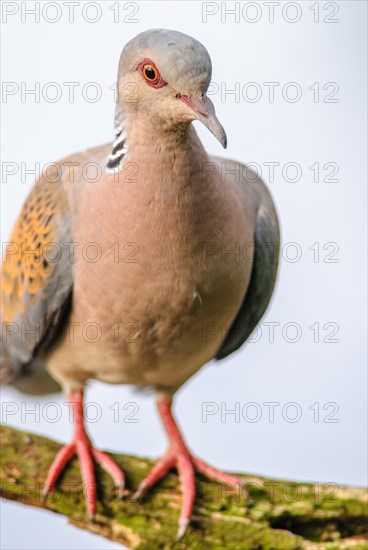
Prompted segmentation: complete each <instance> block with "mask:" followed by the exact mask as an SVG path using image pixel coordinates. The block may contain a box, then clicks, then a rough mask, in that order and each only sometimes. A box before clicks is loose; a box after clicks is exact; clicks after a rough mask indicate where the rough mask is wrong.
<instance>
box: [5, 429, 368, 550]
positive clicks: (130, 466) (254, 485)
mask: <svg viewBox="0 0 368 550" xmlns="http://www.w3.org/2000/svg"><path fill="white" fill-rule="evenodd" d="M0 436H1V451H2V453H1V463H0V493H1V495H2V497H3V499H4V498H5V499H10V500H15V501H17V502H22V503H24V504H29V505H31V506H38V507H47V509H49V510H52V511H54V512H57V513H60V514H64V515H66V516H67V517H68V518H69V521H70V522H71V523H72V524H74V525H77V526H78V527H80V528H82V529H86V530H88V531H92V532H93V533H97V534H99V535H102V536H104V537H106V538H107V539H110V540H113V541H117V542H120V543H122V544H124V545H126V546H128V547H129V548H137V549H139V550H143V549H146V550H156V549H169V548H170V549H175V550H176V549H177V550H179V549H187V548H190V549H191V550H201V549H203V548H206V549H207V548H208V549H216V550H220V549H221V550H230V549H231V550H250V549H257V550H261V549H265V550H294V549H295V550H296V549H303V550H305V549H307V550H312V549H313V550H314V549H316V550H317V549H329V550H332V549H344V548H354V549H355V550H360V549H363V548H364V549H367V548H368V543H367V532H366V525H367V493H366V491H365V490H364V489H359V488H353V487H341V486H340V487H338V486H336V485H334V484H325V485H324V484H310V483H295V482H287V481H281V480H272V479H266V478H261V477H254V476H248V475H242V477H243V479H244V480H246V482H247V487H248V493H249V494H248V497H247V498H244V494H243V491H242V489H241V488H240V487H239V490H238V491H234V490H229V489H226V488H224V487H221V486H219V485H217V484H215V483H211V482H208V481H207V480H205V479H204V478H201V477H200V476H199V477H197V498H196V506H195V510H194V514H193V520H192V523H191V526H190V528H189V529H188V532H187V534H186V535H185V536H184V538H183V539H182V540H181V541H179V542H175V536H176V532H177V522H178V516H179V509H180V501H181V496H180V487H179V484H178V479H177V476H176V473H174V472H173V473H172V474H170V475H169V476H168V477H167V478H166V479H165V480H164V481H162V483H160V484H159V485H158V486H157V487H156V488H155V489H154V490H152V491H151V492H150V493H149V494H147V495H146V496H145V497H144V498H143V500H142V501H141V502H133V501H132V500H130V498H129V497H130V495H131V494H132V491H133V490H134V489H136V488H137V487H138V485H139V481H140V480H142V478H143V477H144V476H145V475H146V474H147V473H148V471H149V469H150V468H151V467H152V464H153V461H152V460H148V459H145V458H138V457H135V456H127V455H114V458H115V459H116V461H117V463H118V464H120V466H121V467H122V468H123V470H124V471H125V474H126V478H127V489H126V491H125V495H124V499H123V500H118V499H117V494H116V490H115V488H114V486H113V483H112V481H111V479H110V478H109V477H108V476H107V475H106V474H105V473H104V472H103V471H102V470H101V469H100V468H99V467H96V472H97V476H98V487H99V495H98V497H99V507H98V514H97V518H96V521H95V522H90V521H88V519H87V517H86V513H85V503H84V494H83V485H82V481H81V476H80V472H79V467H78V463H77V460H73V462H72V463H71V465H70V467H69V468H67V470H66V473H65V475H64V476H63V478H62V479H61V480H60V483H59V484H58V488H57V490H55V492H54V493H53V495H51V496H50V497H49V499H48V501H47V504H46V505H45V504H44V503H43V502H42V498H41V491H42V486H43V482H44V478H45V474H46V472H47V469H48V467H49V465H50V464H51V462H52V460H53V458H54V456H55V453H56V452H57V451H58V449H59V448H60V444H59V443H56V442H54V441H51V440H49V439H46V438H44V437H39V436H36V435H33V434H28V433H25V432H21V431H18V430H15V429H12V428H9V427H7V426H1V427H0Z"/></svg>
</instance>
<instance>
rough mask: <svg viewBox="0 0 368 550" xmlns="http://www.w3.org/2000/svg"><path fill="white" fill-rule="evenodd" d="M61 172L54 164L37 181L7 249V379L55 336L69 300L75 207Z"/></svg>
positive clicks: (2, 375)
mask: <svg viewBox="0 0 368 550" xmlns="http://www.w3.org/2000/svg"><path fill="white" fill-rule="evenodd" d="M58 170H59V168H58V166H57V165H54V166H53V167H49V168H48V170H47V173H45V174H43V175H42V176H41V177H40V178H39V180H38V181H37V182H36V183H35V185H34V186H33V188H32V190H31V192H30V194H29V196H28V198H27V199H26V201H25V203H24V206H23V209H22V211H21V213H20V215H19V217H18V219H17V221H16V224H15V226H14V229H13V232H12V235H11V237H10V240H9V242H8V243H6V245H5V248H4V254H3V263H2V270H1V315H0V318H1V324H2V353H1V360H0V366H1V370H0V380H1V381H3V382H10V381H12V379H14V378H15V377H16V375H17V374H18V373H20V372H21V371H22V370H24V367H25V366H27V365H29V364H30V363H31V362H32V361H33V359H34V358H35V357H36V356H37V354H38V352H39V350H42V349H43V346H44V345H45V343H46V342H50V340H52V339H53V337H54V336H55V335H56V333H57V330H58V328H59V323H60V321H61V319H62V317H63V314H64V313H65V311H66V308H67V306H68V303H69V301H70V296H71V289H72V284H73V276H72V261H71V259H72V258H71V255H70V243H71V241H72V230H71V211H70V206H69V200H68V193H67V190H66V187H65V181H64V180H65V178H64V177H63V175H61V176H60V174H59V172H58ZM68 243H69V244H68Z"/></svg>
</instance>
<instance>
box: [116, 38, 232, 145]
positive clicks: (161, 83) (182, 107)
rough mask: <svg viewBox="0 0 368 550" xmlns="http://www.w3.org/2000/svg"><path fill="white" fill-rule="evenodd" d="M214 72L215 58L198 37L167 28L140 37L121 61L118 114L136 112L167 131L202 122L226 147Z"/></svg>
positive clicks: (129, 43)
mask: <svg viewBox="0 0 368 550" xmlns="http://www.w3.org/2000/svg"><path fill="white" fill-rule="evenodd" d="M211 72H212V66H211V59H210V56H209V54H208V52H207V50H206V48H205V47H204V46H203V45H202V44H201V43H200V42H198V41H197V40H195V39H194V38H191V37H190V36H187V35H186V34H183V33H181V32H177V31H171V30H166V29H152V30H148V31H145V32H143V33H141V34H138V35H137V36H136V37H135V38H133V39H132V40H130V41H129V42H128V43H127V44H126V46H125V47H124V49H123V51H122V54H121V57H120V63H119V73H118V99H117V102H118V105H117V113H119V109H120V112H124V113H125V114H126V115H129V113H134V115H135V116H137V115H140V116H143V117H144V118H145V119H146V121H147V123H148V121H149V122H153V124H154V125H157V126H158V125H160V126H161V127H166V128H169V127H175V126H178V127H179V126H180V125H181V126H183V125H184V126H185V125H187V124H189V122H191V121H192V120H199V121H200V122H202V123H203V124H204V126H206V128H208V129H209V130H210V131H211V132H212V134H213V135H214V136H215V137H216V138H217V139H218V140H219V141H220V143H221V144H222V146H223V147H226V134H225V131H224V129H223V127H222V126H221V124H220V122H219V121H218V119H217V118H216V114H215V109H214V107H213V104H212V102H211V100H210V99H209V98H208V97H207V96H206V92H207V89H208V86H209V83H210V80H211Z"/></svg>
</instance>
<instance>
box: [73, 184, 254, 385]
mask: <svg viewBox="0 0 368 550" xmlns="http://www.w3.org/2000/svg"><path fill="white" fill-rule="evenodd" d="M98 194H99V193H97V194H95V195H93V194H92V193H91V194H88V193H86V194H85V196H84V197H83V201H82V202H81V205H80V208H81V215H80V219H83V220H84V223H83V224H80V225H79V226H77V227H76V228H75V240H76V242H78V247H77V253H76V264H75V269H74V291H73V308H72V314H71V318H70V322H71V324H72V326H73V327H74V334H73V338H74V341H73V344H74V348H71V350H72V349H74V350H76V349H77V350H78V353H77V356H78V357H80V356H81V355H82V353H81V352H80V351H79V350H81V349H82V348H83V357H84V358H85V363H84V364H85V365H86V368H88V375H89V377H95V378H98V379H100V380H105V381H108V382H112V383H134V384H141V385H154V386H165V387H166V386H167V387H174V386H179V385H180V384H181V383H183V382H184V381H185V380H186V379H187V378H189V376H191V375H192V374H193V373H194V372H195V371H196V370H197V369H198V368H200V367H201V366H202V365H203V364H204V363H205V362H207V361H208V360H210V359H211V358H212V357H213V356H214V354H215V353H216V351H217V350H218V348H219V347H220V345H221V341H222V339H223V338H224V336H225V333H226V330H228V329H229V328H230V325H231V322H232V321H233V319H234V317H235V315H236V313H237V311H238V309H239V307H240V305H241V302H242V299H243V296H244V294H245V291H246V288H247V285H248V281H249V277H250V272H251V261H250V260H251V259H250V258H248V259H247V258H245V257H244V254H243V250H244V247H245V245H246V243H249V242H250V241H251V240H252V235H247V229H246V227H247V226H246V224H245V220H244V213H243V212H242V209H241V205H240V204H238V202H237V200H236V197H235V196H233V195H231V194H229V196H226V195H225V196H224V194H223V192H222V191H221V190H216V189H215V190H214V189H212V190H208V191H206V190H203V189H201V190H198V189H197V191H196V193H194V191H193V189H192V188H191V187H189V186H188V187H187V188H185V187H184V188H183V189H177V190H175V189H173V190H171V192H167V193H166V194H159V193H156V194H155V193H154V192H151V193H146V194H144V193H139V192H138V191H137V189H131V188H129V187H126V186H125V187H120V188H117V189H116V188H115V189H113V188H110V189H109V188H108V187H106V188H105V189H104V192H103V193H101V194H100V197H98ZM96 195H97V196H96ZM68 345H69V344H68ZM69 347H70V346H69ZM72 354H73V353H72ZM86 354H88V357H86Z"/></svg>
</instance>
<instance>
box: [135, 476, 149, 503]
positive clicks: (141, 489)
mask: <svg viewBox="0 0 368 550" xmlns="http://www.w3.org/2000/svg"><path fill="white" fill-rule="evenodd" d="M146 489H147V483H146V482H145V481H142V483H141V484H140V485H139V487H138V490H137V491H136V492H135V493H134V495H133V496H132V500H133V501H134V502H136V501H137V500H139V499H140V498H141V496H143V495H144V493H145V492H146Z"/></svg>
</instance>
